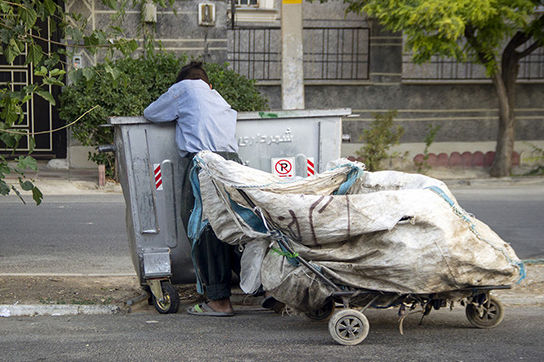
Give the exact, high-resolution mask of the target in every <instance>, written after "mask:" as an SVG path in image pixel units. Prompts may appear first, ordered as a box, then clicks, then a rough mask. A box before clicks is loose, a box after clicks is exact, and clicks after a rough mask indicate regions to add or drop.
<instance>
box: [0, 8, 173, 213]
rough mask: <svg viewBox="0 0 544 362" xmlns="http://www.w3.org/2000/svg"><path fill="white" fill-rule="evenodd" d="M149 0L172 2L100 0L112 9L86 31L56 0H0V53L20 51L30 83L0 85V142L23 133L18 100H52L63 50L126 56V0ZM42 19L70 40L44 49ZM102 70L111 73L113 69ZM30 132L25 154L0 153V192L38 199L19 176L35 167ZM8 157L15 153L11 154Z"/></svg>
mask: <svg viewBox="0 0 544 362" xmlns="http://www.w3.org/2000/svg"><path fill="white" fill-rule="evenodd" d="M149 1H152V2H153V3H155V4H156V5H158V6H161V7H166V6H172V5H173V3H174V0H132V1H130V0H122V1H113V0H102V3H103V4H105V5H106V6H108V7H109V8H110V9H112V10H115V14H114V16H112V24H111V26H109V27H107V28H106V29H99V30H96V31H92V32H90V31H86V30H85V29H86V28H87V24H86V23H85V20H84V19H83V17H81V16H80V15H79V14H74V13H67V12H65V9H64V4H63V2H62V1H56V0H9V1H6V0H0V54H1V55H2V56H3V57H4V58H5V60H6V61H7V62H8V63H12V62H13V61H14V60H15V59H16V58H17V57H20V56H23V57H24V62H25V65H27V64H30V63H32V64H33V69H34V77H33V79H34V81H33V83H31V84H29V85H27V86H25V87H23V88H21V89H17V90H14V89H13V88H12V87H11V85H10V84H4V85H1V86H0V147H2V148H4V147H6V148H8V149H12V150H15V149H16V148H17V146H18V144H19V142H20V140H21V137H22V136H23V134H21V132H20V131H18V130H17V129H16V126H17V125H19V124H21V123H22V122H23V120H24V105H25V104H26V103H27V102H28V101H29V100H30V99H32V97H33V96H34V95H37V96H39V97H42V98H44V99H45V100H46V101H48V102H50V103H51V104H53V105H55V103H56V102H55V98H54V96H53V95H52V94H51V93H50V92H49V87H50V86H57V87H58V86H60V87H61V86H63V85H64V76H65V74H66V64H65V63H63V62H62V56H63V55H67V57H68V58H70V54H71V52H73V51H75V50H78V49H80V48H85V49H86V50H87V51H88V52H90V53H91V54H94V53H95V52H97V51H100V50H102V51H103V53H104V55H105V57H106V59H108V58H111V57H113V55H114V53H115V54H117V55H119V54H122V55H124V56H129V55H130V54H131V53H132V52H134V50H136V48H137V47H138V43H137V42H136V41H135V40H126V39H125V37H124V34H123V31H122V29H121V27H119V26H118V25H119V24H121V23H122V21H123V17H124V14H125V10H126V7H127V6H133V7H138V6H143V4H144V3H145V2H149ZM59 4H61V5H59ZM44 22H49V24H50V26H51V29H52V31H58V32H60V33H61V34H62V37H63V38H65V39H70V44H69V45H68V44H65V43H57V44H56V45H59V46H60V50H59V51H57V52H52V53H49V52H47V51H45V49H43V48H42V45H40V43H43V40H44V39H43V38H42V37H41V32H40V27H39V24H40V23H44ZM142 29H143V27H142ZM143 30H145V29H143ZM143 30H142V31H143ZM45 40H46V39H45ZM151 41H152V40H151ZM146 44H147V43H146ZM146 44H144V47H145V45H146ZM149 44H152V43H151V42H149ZM108 71H110V72H111V73H112V74H115V69H108ZM33 136H34V134H30V137H29V150H30V151H29V152H28V155H21V156H19V157H18V158H16V159H15V163H11V162H8V157H5V156H3V155H0V195H8V194H9V193H10V192H14V193H16V194H17V195H19V196H20V190H25V191H32V195H33V198H34V200H35V201H36V203H37V204H39V203H40V202H41V200H42V194H41V192H40V190H38V189H37V188H36V186H35V185H34V184H33V183H32V181H31V180H28V179H26V178H25V171H27V170H28V169H34V170H36V169H37V164H36V161H35V160H34V159H33V158H32V157H31V156H30V154H31V153H32V151H33V147H34V144H35V142H34V139H33ZM14 157H15V153H13V154H12V157H11V158H14ZM8 174H17V175H18V179H19V185H18V186H10V185H8V183H7V182H6V181H5V177H6V176H7V175H8Z"/></svg>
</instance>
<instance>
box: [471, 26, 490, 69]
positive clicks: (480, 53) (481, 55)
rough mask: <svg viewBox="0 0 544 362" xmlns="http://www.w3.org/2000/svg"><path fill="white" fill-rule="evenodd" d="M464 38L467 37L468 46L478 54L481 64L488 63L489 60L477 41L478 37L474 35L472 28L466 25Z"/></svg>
mask: <svg viewBox="0 0 544 362" xmlns="http://www.w3.org/2000/svg"><path fill="white" fill-rule="evenodd" d="M465 38H467V41H468V43H469V44H470V46H471V47H472V48H473V49H474V50H475V51H476V54H477V55H478V59H479V60H480V62H481V63H482V64H483V65H486V64H488V63H489V60H487V59H486V53H485V52H484V51H483V50H482V46H481V44H480V43H479V42H478V39H477V38H476V36H475V35H474V29H473V28H472V27H471V26H470V25H467V26H466V27H465Z"/></svg>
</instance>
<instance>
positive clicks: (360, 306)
mask: <svg viewBox="0 0 544 362" xmlns="http://www.w3.org/2000/svg"><path fill="white" fill-rule="evenodd" d="M238 192H239V193H240V195H241V196H242V197H243V198H244V200H245V201H246V202H247V203H248V204H249V205H250V206H251V207H252V208H253V212H254V213H255V214H256V215H258V216H259V217H260V218H261V220H262V222H263V224H264V226H265V228H266V230H267V231H268V232H269V234H270V236H271V238H272V239H273V240H274V241H275V242H276V243H277V244H278V246H279V247H280V248H281V249H282V250H284V251H285V252H286V255H290V258H292V259H294V260H295V261H296V262H298V263H300V264H302V265H303V266H304V267H306V268H307V269H308V270H309V271H310V272H311V273H313V274H315V275H316V276H317V277H318V278H319V279H320V280H321V282H322V283H324V284H326V285H327V286H329V287H330V289H331V290H332V292H331V294H330V296H329V298H327V300H326V302H325V303H324V304H323V306H322V308H320V309H318V310H315V311H311V312H307V313H305V314H306V316H307V317H308V318H310V319H313V320H326V319H329V322H328V328H329V333H330V335H331V337H332V338H333V340H334V341H335V342H337V343H339V344H342V345H346V346H352V345H357V344H359V343H361V342H363V341H364V340H365V338H366V337H367V335H368V333H369V330H370V323H369V322H368V319H367V318H366V316H365V315H364V312H365V311H366V310H367V309H368V308H380V309H384V308H394V307H398V309H399V317H400V322H399V330H400V333H401V334H403V321H404V318H406V317H407V316H408V315H409V314H412V313H421V314H422V320H423V317H425V316H426V315H428V314H429V313H430V312H431V311H432V310H433V309H435V310H438V309H440V308H442V307H448V306H449V307H450V308H453V306H454V304H455V303H460V304H461V305H464V306H465V314H466V317H467V319H468V321H469V322H470V323H471V324H472V325H473V326H474V327H477V328H484V329H488V328H493V327H496V326H497V325H499V324H500V323H501V321H502V320H503V317H504V307H503V305H502V304H501V302H500V301H499V300H498V299H497V298H496V297H494V296H491V295H490V292H491V291H492V290H497V289H510V288H511V286H509V285H498V286H474V287H467V288H462V289H457V290H452V291H447V292H440V293H430V294H399V293H392V292H384V291H378V290H368V289H355V288H350V287H347V286H344V285H340V284H338V283H336V282H335V281H334V280H332V279H331V278H329V277H327V276H326V275H324V274H323V273H322V272H321V271H320V270H318V268H316V267H315V266H314V265H313V264H312V263H309V262H308V261H307V260H305V259H304V258H302V257H300V256H299V255H298V254H297V253H296V252H295V250H294V248H293V241H292V240H290V239H289V238H288V237H287V236H286V235H285V234H284V233H282V232H281V231H280V230H278V229H276V228H274V227H271V226H270V223H269V221H267V219H266V217H265V215H264V213H263V212H262V211H261V210H260V209H259V207H257V206H255V204H254V203H253V201H252V200H251V199H250V198H249V197H248V196H247V195H246V194H245V192H244V191H243V190H242V189H238ZM337 306H339V307H341V309H340V310H337V309H336V307H337ZM417 307H420V308H421V310H419V311H415V309H416V308H417Z"/></svg>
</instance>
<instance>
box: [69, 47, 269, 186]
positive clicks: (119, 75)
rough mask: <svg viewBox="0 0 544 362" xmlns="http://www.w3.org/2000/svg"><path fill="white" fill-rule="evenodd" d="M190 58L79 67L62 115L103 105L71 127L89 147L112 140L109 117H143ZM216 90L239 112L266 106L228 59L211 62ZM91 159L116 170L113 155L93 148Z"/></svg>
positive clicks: (151, 58) (128, 60) (163, 56)
mask: <svg viewBox="0 0 544 362" xmlns="http://www.w3.org/2000/svg"><path fill="white" fill-rule="evenodd" d="M186 61H187V57H181V58H177V57H175V56H174V55H172V54H170V53H166V52H157V53H154V54H151V55H148V56H147V57H142V58H139V59H132V58H124V59H119V60H116V61H114V62H107V63H102V64H98V65H96V66H94V67H88V68H83V69H79V70H77V71H75V72H74V73H73V75H72V77H71V79H72V85H70V86H67V87H65V88H64V90H63V92H62V94H61V96H60V117H61V118H62V119H63V120H65V121H66V122H70V121H73V120H75V119H77V118H78V117H79V116H80V115H81V114H83V113H84V112H86V111H87V110H89V109H91V108H92V107H94V106H96V105H98V107H97V108H96V109H95V110H93V111H92V112H90V113H89V114H87V115H86V116H85V117H84V118H83V119H82V120H81V121H79V122H78V123H76V124H75V125H74V126H73V127H72V133H73V135H74V137H76V139H78V140H79V141H80V142H81V143H82V144H83V145H84V146H98V145H101V144H111V143H113V129H112V128H111V127H101V125H104V124H106V123H107V120H108V117H110V116H140V115H142V114H143V111H144V109H145V107H147V106H148V105H149V104H150V103H151V102H153V101H154V100H155V99H157V98H158V97H159V96H160V95H161V94H162V93H164V92H165V91H166V90H167V89H168V88H169V87H170V86H171V85H172V84H173V83H174V81H175V79H176V76H177V74H178V72H179V70H180V69H181V67H182V65H183V64H185V63H186ZM205 68H206V71H207V72H208V76H209V78H210V82H211V83H212V85H213V87H214V89H216V90H217V91H218V92H219V93H221V95H222V96H223V97H224V98H225V100H226V101H227V102H229V103H230V104H231V106H232V107H233V108H234V109H236V110H237V111H255V110H265V109H267V103H268V102H267V100H266V98H264V97H263V96H261V95H260V94H259V92H258V91H257V89H256V88H255V82H254V81H252V80H249V79H247V78H245V77H243V76H241V75H239V74H237V73H235V72H234V71H232V70H230V69H228V68H227V64H223V65H220V64H206V65H205ZM89 159H90V160H92V161H94V162H96V163H98V164H104V165H106V170H107V174H108V176H110V177H111V176H112V175H113V169H114V158H113V155H111V154H100V153H97V152H90V153H89Z"/></svg>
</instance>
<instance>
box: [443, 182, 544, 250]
mask: <svg viewBox="0 0 544 362" xmlns="http://www.w3.org/2000/svg"><path fill="white" fill-rule="evenodd" d="M453 193H454V194H455V196H456V197H457V201H458V202H459V204H460V205H461V206H462V207H463V208H464V209H465V210H466V211H468V212H470V213H472V214H474V215H475V216H476V217H477V218H478V219H480V220H481V221H483V222H485V223H486V224H488V225H489V226H490V227H491V229H493V230H494V231H495V232H496V233H497V234H499V235H500V236H501V238H503V239H504V240H505V241H507V242H509V243H511V244H512V246H513V247H514V250H515V251H516V253H517V254H518V256H519V257H520V258H521V259H539V258H544V187H542V186H524V187H523V186H522V187H520V186H516V187H478V188H463V189H453Z"/></svg>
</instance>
